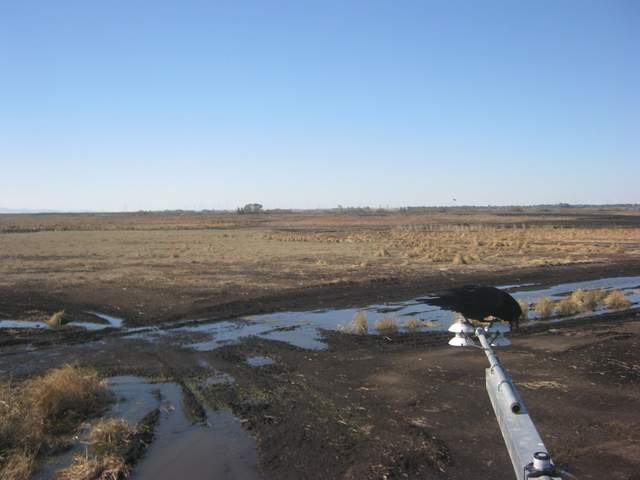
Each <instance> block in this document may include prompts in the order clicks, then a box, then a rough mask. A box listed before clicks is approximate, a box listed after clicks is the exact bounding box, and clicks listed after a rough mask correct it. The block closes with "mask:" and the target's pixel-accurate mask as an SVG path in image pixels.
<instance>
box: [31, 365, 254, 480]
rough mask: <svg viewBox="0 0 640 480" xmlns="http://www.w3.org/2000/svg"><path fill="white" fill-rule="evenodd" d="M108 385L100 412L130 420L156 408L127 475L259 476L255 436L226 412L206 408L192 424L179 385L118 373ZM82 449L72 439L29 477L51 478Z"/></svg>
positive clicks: (165, 479)
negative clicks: (106, 403) (203, 419)
mask: <svg viewBox="0 0 640 480" xmlns="http://www.w3.org/2000/svg"><path fill="white" fill-rule="evenodd" d="M230 378H231V377H230ZM231 379H232V378H231ZM232 380H233V379H232ZM109 389H110V390H111V391H112V392H113V393H114V396H115V398H116V400H115V402H114V403H113V404H112V406H111V407H110V409H109V410H108V412H107V413H106V415H105V417H111V418H124V419H125V420H127V421H128V422H129V423H132V424H134V423H138V422H139V421H140V420H142V419H143V418H144V416H145V415H147V414H148V413H149V412H151V411H153V410H155V409H156V408H159V409H160V419H159V421H158V424H157V426H156V429H155V435H154V440H153V443H151V445H150V446H149V447H148V448H147V450H146V452H145V454H144V456H143V457H142V458H141V459H140V460H139V462H138V463H137V464H136V465H135V466H134V468H133V472H132V475H131V477H129V478H132V479H140V480H145V479H149V478H153V479H154V480H174V479H176V478H194V479H195V478H215V479H219V480H237V479H248V480H254V479H256V480H257V479H259V478H261V477H260V475H259V474H258V460H257V449H256V444H255V440H253V439H252V438H251V437H250V436H249V435H248V434H247V432H245V431H244V430H243V428H242V426H241V424H240V422H239V420H238V419H237V418H236V417H235V416H234V415H233V414H232V413H231V412H229V411H219V412H218V411H209V410H207V412H206V413H207V424H206V425H201V424H194V423H193V422H192V421H191V420H190V419H189V418H188V417H187V415H186V414H185V411H184V409H183V404H182V389H181V388H180V386H179V385H177V384H175V383H150V382H148V381H147V380H146V379H144V378H141V377H135V376H119V377H111V378H110V379H109ZM84 451H85V444H84V443H83V442H82V441H78V442H76V444H75V445H74V447H73V448H72V449H71V450H69V451H66V452H64V453H63V454H61V455H56V456H54V457H51V458H50V459H49V461H47V463H46V464H44V465H43V466H42V468H40V469H39V470H38V471H37V472H36V473H35V474H34V476H33V478H34V479H38V480H39V479H42V480H44V479H47V478H52V477H54V475H55V472H57V471H58V470H60V469H62V468H65V467H66V466H68V465H70V464H71V463H72V461H73V455H74V454H76V453H83V452H84Z"/></svg>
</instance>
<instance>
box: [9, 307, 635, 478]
mask: <svg viewBox="0 0 640 480" xmlns="http://www.w3.org/2000/svg"><path fill="white" fill-rule="evenodd" d="M639 334H640V312H638V311H635V312H626V313H612V314H608V315H607V316H604V317H602V318H600V317H598V318H588V319H581V320H576V321H569V322H567V323H564V324H555V325H553V326H552V327H551V328H550V327H549V326H548V325H544V324H543V325H539V326H535V327H533V328H531V329H529V330H525V331H522V332H520V333H516V334H513V335H512V340H513V346H511V347H509V348H507V349H504V350H502V351H501V352H500V356H501V358H502V360H503V362H504V364H505V365H506V366H507V368H508V370H509V372H510V374H511V375H512V377H513V378H514V380H515V382H516V384H517V386H518V388H519V389H520V392H521V394H522V396H523V398H524V400H525V402H526V404H527V407H528V409H529V411H530V414H531V416H532V418H533V420H534V421H535V422H536V425H537V427H538V428H539V430H540V433H541V435H542V437H543V439H544V441H545V443H546V445H547V448H549V450H550V452H551V453H552V455H553V456H554V458H555V460H556V462H557V463H558V464H559V465H560V466H561V467H562V468H565V469H567V470H568V471H570V472H572V474H573V475H575V476H576V477H577V478H580V479H602V478H607V479H612V480H614V479H620V480H623V479H626V480H631V479H636V480H637V479H638V475H637V472H638V470H639V469H640V434H639V432H640V430H639V429H638V428H637V427H638V413H637V412H638V410H639V409H640V370H639V368H638V366H639V365H640V353H639V352H640V350H639V348H638V347H640V345H639V343H638V342H639V339H640V335H639ZM326 335H327V340H328V342H329V348H328V349H327V350H324V351H311V350H303V349H298V348H295V347H292V346H290V345H288V344H285V343H282V342H275V341H266V340H261V339H256V338H250V339H248V340H246V341H244V342H242V343H240V344H238V345H230V346H227V347H223V348H220V349H217V350H214V351H211V352H195V351H192V350H189V349H183V348H175V347H170V346H168V345H165V344H163V343H162V342H160V343H157V344H149V343H147V342H143V341H126V340H123V339H121V338H119V337H117V336H113V337H110V336H105V337H103V338H101V339H100V340H99V341H94V342H90V343H89V342H83V343H76V344H54V345H43V346H38V347H36V348H33V347H32V348H30V349H28V350H25V349H24V348H19V346H14V347H5V348H4V353H3V354H2V355H0V370H1V371H2V372H3V375H4V376H7V375H13V376H14V378H16V379H19V378H21V377H23V376H30V375H33V374H36V373H41V372H44V371H46V370H48V369H50V368H53V367H56V366H58V365H63V364H67V363H71V364H80V365H85V366H86V365H90V366H93V367H96V368H98V370H99V371H101V372H102V373H103V374H104V375H122V374H136V375H143V376H148V377H150V378H153V379H157V380H169V381H175V382H178V383H179V384H181V385H183V386H185V387H186V388H188V389H189V391H191V392H193V395H189V401H190V402H194V399H195V400H196V401H197V402H201V403H202V404H204V405H206V406H207V407H209V408H214V409H216V408H217V409H220V408H222V409H225V408H228V409H231V410H232V411H233V413H234V414H235V415H236V416H237V417H238V418H240V419H241V420H242V422H243V426H244V427H245V428H246V429H248V430H249V432H250V433H251V434H252V435H253V436H254V437H255V438H256V439H257V442H258V454H259V461H260V470H261V472H262V474H263V475H264V478H269V479H271V478H272V479H289V478H290V479H299V478H308V479H315V478H317V479H327V478H335V479H339V478H342V479H382V478H389V479H396V478H430V479H452V480H454V479H455V480H462V479H468V478H473V477H476V476H479V477H480V478H486V479H496V480H498V479H505V478H511V476H512V473H511V472H512V467H511V464H510V461H509V458H508V455H507V453H506V449H505V447H504V444H503V441H502V437H501V435H500V431H499V429H498V425H497V423H496V420H495V417H494V414H493V411H492V409H491V404H490V402H489V399H488V396H487V393H486V391H485V387H484V369H485V367H486V366H487V361H486V358H485V357H484V355H482V353H481V352H479V351H477V350H475V349H459V348H452V347H448V346H446V344H444V342H445V340H446V335H444V336H443V335H434V334H428V333H416V334H399V335H391V336H386V337H382V336H357V335H345V334H340V333H333V332H327V333H326ZM253 355H261V356H267V357H269V358H270V359H272V360H274V362H275V363H274V364H272V365H267V366H262V367H259V368H254V367H250V366H249V365H247V363H246V362H245V360H246V359H247V358H248V357H249V356H253ZM220 372H224V373H226V374H230V375H232V376H233V378H234V379H235V382H234V383H233V384H226V383H223V384H209V383H207V382H206V381H205V380H206V379H207V378H209V377H211V375H219V374H220ZM193 408H195V410H200V411H201V410H202V409H200V408H199V407H197V406H195V407H193Z"/></svg>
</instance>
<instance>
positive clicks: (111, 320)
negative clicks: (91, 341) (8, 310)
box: [0, 312, 123, 331]
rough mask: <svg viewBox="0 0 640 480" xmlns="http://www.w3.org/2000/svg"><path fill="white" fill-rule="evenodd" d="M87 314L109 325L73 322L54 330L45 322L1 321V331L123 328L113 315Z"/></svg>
mask: <svg viewBox="0 0 640 480" xmlns="http://www.w3.org/2000/svg"><path fill="white" fill-rule="evenodd" d="M87 313H90V314H91V315H94V316H96V317H98V318H100V319H102V320H105V321H106V322H107V323H93V322H76V321H72V322H69V323H67V324H65V325H63V326H61V327H56V328H54V327H50V326H49V325H47V324H46V323H45V322H34V321H29V320H0V329H3V328H15V329H21V328H31V329H33V328H42V329H45V330H58V329H62V328H65V327H67V326H69V327H80V328H84V329H85V330H91V331H96V330H104V329H106V328H122V324H123V320H122V319H121V318H117V317H113V316H111V315H106V314H104V313H100V312H87Z"/></svg>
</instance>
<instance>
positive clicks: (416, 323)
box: [404, 318, 424, 332]
mask: <svg viewBox="0 0 640 480" xmlns="http://www.w3.org/2000/svg"><path fill="white" fill-rule="evenodd" d="M423 326H424V323H423V322H422V321H420V320H418V319H417V318H410V319H409V320H407V321H406V322H404V329H405V330H406V331H407V332H417V331H418V330H420V329H421V328H422V327H423Z"/></svg>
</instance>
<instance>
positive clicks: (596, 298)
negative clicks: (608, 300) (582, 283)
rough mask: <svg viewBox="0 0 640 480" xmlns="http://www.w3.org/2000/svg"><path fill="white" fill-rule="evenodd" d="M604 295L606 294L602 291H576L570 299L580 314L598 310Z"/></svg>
mask: <svg viewBox="0 0 640 480" xmlns="http://www.w3.org/2000/svg"><path fill="white" fill-rule="evenodd" d="M606 295H607V294H606V292H605V291H604V290H602V289H594V290H582V289H578V290H576V291H574V292H573V293H572V294H571V297H570V299H571V300H572V301H573V302H574V303H575V304H576V306H577V308H578V309H579V310H580V311H581V312H592V311H594V310H595V309H596V308H598V305H599V304H600V302H601V301H602V300H603V299H604V297H606Z"/></svg>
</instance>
